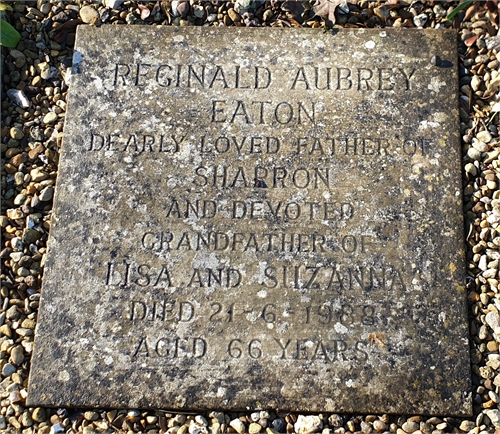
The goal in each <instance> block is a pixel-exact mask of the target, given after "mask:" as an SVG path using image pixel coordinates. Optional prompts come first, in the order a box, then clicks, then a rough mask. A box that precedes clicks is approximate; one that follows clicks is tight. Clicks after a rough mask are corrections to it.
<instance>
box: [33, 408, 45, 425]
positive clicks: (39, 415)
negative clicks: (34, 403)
mask: <svg viewBox="0 0 500 434" xmlns="http://www.w3.org/2000/svg"><path fill="white" fill-rule="evenodd" d="M31 417H32V419H33V420H34V421H35V422H44V421H45V419H46V418H47V414H46V411H45V409H44V408H42V407H37V408H35V409H34V410H33V414H32V415H31Z"/></svg>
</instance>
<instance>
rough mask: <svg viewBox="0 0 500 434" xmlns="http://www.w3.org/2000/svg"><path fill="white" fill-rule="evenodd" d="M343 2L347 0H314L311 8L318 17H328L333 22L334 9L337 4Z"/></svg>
mask: <svg viewBox="0 0 500 434" xmlns="http://www.w3.org/2000/svg"><path fill="white" fill-rule="evenodd" d="M345 3H347V0H316V3H314V5H313V7H312V10H313V11H314V13H315V14H316V15H319V16H320V17H323V18H325V17H328V19H329V20H330V21H331V22H332V23H333V24H335V9H337V6H339V5H341V4H345Z"/></svg>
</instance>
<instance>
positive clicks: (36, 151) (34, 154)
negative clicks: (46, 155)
mask: <svg viewBox="0 0 500 434" xmlns="http://www.w3.org/2000/svg"><path fill="white" fill-rule="evenodd" d="M44 151H45V148H44V146H43V145H38V146H37V147H36V148H34V149H32V150H30V151H29V152H28V157H29V159H30V160H34V159H35V158H36V157H38V156H39V155H40V154H41V153H43V152H44Z"/></svg>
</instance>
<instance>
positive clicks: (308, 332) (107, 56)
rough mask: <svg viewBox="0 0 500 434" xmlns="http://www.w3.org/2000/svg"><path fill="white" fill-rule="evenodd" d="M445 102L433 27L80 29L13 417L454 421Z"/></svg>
mask: <svg viewBox="0 0 500 434" xmlns="http://www.w3.org/2000/svg"><path fill="white" fill-rule="evenodd" d="M152 41H153V42H152ZM434 56H438V57H439V59H440V62H438V63H439V65H437V64H436V63H437V62H435V61H434V62H431V58H432V57H434ZM457 84H458V78H457V58H456V47H455V34H454V33H453V32H447V31H442V32H441V31H440V32H435V31H430V32H427V31H418V32H417V31H415V32H410V31H405V32H391V31H385V30H384V31H382V30H363V31H362V30H360V31H357V32H351V31H340V32H337V33H323V32H322V31H318V32H316V31H294V32H287V31H281V30H277V29H273V30H269V31H255V30H252V29H237V30H235V29H218V28H206V27H205V28H190V29H186V28H165V27H149V26H147V27H146V26H137V27H126V28H124V27H120V26H109V27H102V28H94V27H80V28H79V30H78V35H77V46H76V54H75V57H74V75H73V77H72V80H71V89H70V91H71V95H70V101H69V103H68V112H67V117H66V126H65V138H64V144H63V149H62V156H61V164H60V171H59V175H58V184H57V187H56V191H55V197H54V216H53V221H52V229H51V240H50V248H49V257H48V260H47V264H46V273H45V278H44V286H43V294H42V295H43V297H42V305H41V311H40V317H39V324H38V328H37V335H36V345H35V353H34V355H33V359H32V369H31V378H30V387H29V396H28V403H29V405H31V406H38V405H52V406H60V405H74V406H80V407H82V406H92V407H97V406H102V407H108V406H109V407H118V406H120V407H125V408H136V407H161V408H177V409H179V408H187V409H204V408H217V409H231V408H260V407H264V408H276V407H277V408H280V409H288V410H300V411H337V412H344V411H346V412H369V413H403V414H408V413H416V414H420V413H426V412H430V413H439V414H445V413H449V414H457V415H465V414H469V413H470V412H471V403H470V396H469V390H470V387H469V386H470V384H469V381H470V378H469V361H468V349H467V327H466V307H465V288H464V277H465V274H464V251H463V240H462V236H463V231H462V214H461V206H462V205H461V193H460V191H461V185H460V169H459V163H460V150H459V137H458V131H459V130H458V127H457V124H458V110H457V98H456V95H457Z"/></svg>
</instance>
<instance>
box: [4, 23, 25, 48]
mask: <svg viewBox="0 0 500 434" xmlns="http://www.w3.org/2000/svg"><path fill="white" fill-rule="evenodd" d="M20 39H21V35H20V34H19V32H18V31H17V30H16V29H15V28H14V27H12V26H11V25H10V24H9V23H8V22H7V21H5V20H0V45H3V46H4V47H8V48H14V47H15V46H16V45H17V43H18V42H19V40H20Z"/></svg>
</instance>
